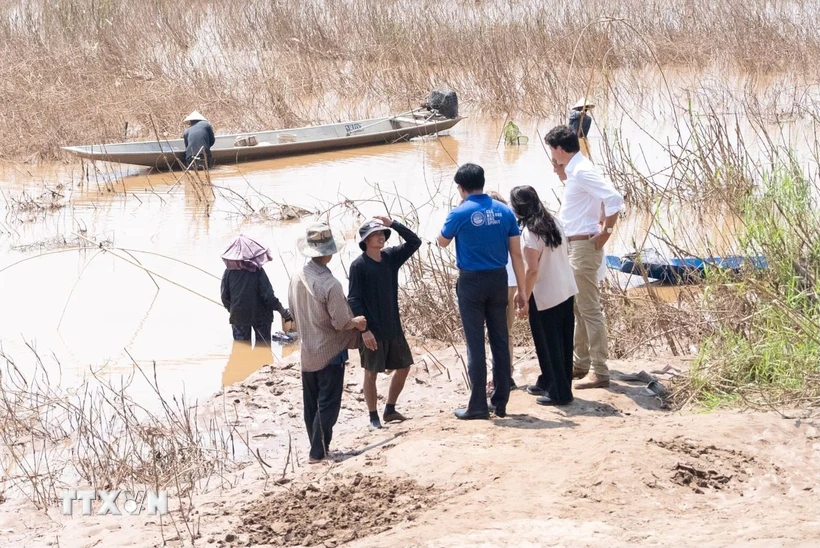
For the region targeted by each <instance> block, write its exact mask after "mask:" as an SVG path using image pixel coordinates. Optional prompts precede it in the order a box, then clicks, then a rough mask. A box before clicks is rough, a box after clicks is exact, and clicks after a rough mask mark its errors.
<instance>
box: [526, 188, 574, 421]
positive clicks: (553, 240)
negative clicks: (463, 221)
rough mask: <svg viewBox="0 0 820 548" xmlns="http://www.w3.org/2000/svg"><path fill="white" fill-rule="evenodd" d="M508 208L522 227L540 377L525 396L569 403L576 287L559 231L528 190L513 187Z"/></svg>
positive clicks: (527, 286)
mask: <svg viewBox="0 0 820 548" xmlns="http://www.w3.org/2000/svg"><path fill="white" fill-rule="evenodd" d="M510 205H511V206H512V210H513V212H514V213H515V216H516V217H518V225H519V226H520V227H521V246H522V248H523V250H522V251H523V255H524V291H525V293H524V296H525V297H526V298H527V300H528V301H529V320H530V329H531V330H532V339H533V342H534V343H535V353H536V355H537V356H538V365H539V366H540V367H541V375H540V376H539V377H538V380H537V381H536V383H535V385H531V386H529V387H528V388H527V392H528V393H530V394H533V395H537V396H539V397H538V398H537V399H536V400H535V401H536V403H538V404H541V405H568V404H569V403H570V402H572V399H573V397H572V350H573V341H574V336H575V315H574V313H573V305H574V302H575V297H574V296H575V294H576V293H577V292H578V287H577V285H576V284H575V275H574V273H573V271H572V267H571V266H570V264H569V252H568V251H567V242H566V238H565V237H564V233H563V230H562V228H561V225H560V224H559V223H558V221H557V220H556V219H555V217H553V216H552V215H551V214H550V212H549V211H547V208H545V207H544V204H542V203H541V199H540V198H539V197H538V193H537V192H536V191H535V189H534V188H532V187H531V186H517V187H515V188H513V189H512V192H511V193H510Z"/></svg>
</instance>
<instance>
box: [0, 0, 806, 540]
mask: <svg viewBox="0 0 820 548" xmlns="http://www.w3.org/2000/svg"><path fill="white" fill-rule="evenodd" d="M140 5H141V7H140V9H134V8H133V6H132V4H129V3H127V2H122V1H118V0H109V1H104V2H96V1H94V2H92V1H90V0H89V1H87V0H70V1H65V2H58V3H56V4H49V3H46V2H39V1H30V2H22V3H20V2H16V3H15V2H4V3H0V36H1V37H2V40H0V52H2V55H3V59H4V60H6V62H5V63H4V68H3V69H2V70H3V78H0V94H2V97H3V98H4V101H3V102H2V104H0V132H2V133H3V134H4V135H6V138H7V140H6V143H5V144H4V146H3V147H0V158H2V161H3V163H2V165H0V299H2V302H3V307H2V311H1V312H0V409H2V410H0V415H2V417H3V420H2V421H0V440H1V441H2V443H3V447H4V449H3V453H2V460H3V478H2V480H3V482H2V485H0V505H2V504H4V501H5V500H6V499H8V498H9V497H12V496H18V497H19V496H24V497H25V499H26V500H28V501H30V502H31V503H32V504H33V506H34V507H36V508H37V509H38V510H39V511H42V512H48V511H49V509H53V508H56V507H58V506H59V492H60V491H61V490H62V489H64V488H66V486H71V485H77V484H80V483H83V484H87V485H95V486H100V488H102V487H103V486H107V488H114V487H117V486H128V487H129V488H131V487H133V488H136V487H137V486H150V487H162V488H168V489H171V490H172V491H173V492H174V493H175V496H177V498H178V499H180V500H181V502H180V503H179V509H180V513H178V514H174V516H175V517H174V518H173V519H175V520H176V521H172V523H171V527H172V528H173V530H174V532H173V533H172V534H171V535H169V538H170V537H172V536H174V535H175V536H176V537H177V540H180V539H181V540H180V542H186V543H190V544H195V541H196V540H197V539H198V538H199V537H198V535H199V522H198V519H199V518H197V517H195V516H194V515H193V514H191V513H190V510H191V509H192V508H193V507H194V503H193V502H192V501H193V497H194V496H195V495H196V494H197V493H206V492H209V491H212V490H214V489H232V488H236V487H237V486H239V485H241V482H240V481H238V480H236V481H235V480H233V479H229V478H231V477H234V478H235V477H237V476H236V474H243V473H244V472H242V471H243V470H245V469H247V468H249V467H253V469H254V470H256V471H258V472H259V473H261V474H263V475H264V477H265V480H264V481H265V484H266V486H267V485H268V484H269V482H270V483H271V484H273V483H274V482H276V481H278V482H280V483H281V484H282V485H285V484H286V483H287V482H289V481H291V479H292V478H293V474H294V473H295V471H296V470H297V466H300V465H301V464H302V463H301V461H300V460H299V459H300V458H301V457H300V456H299V455H300V451H301V449H298V450H297V448H296V445H297V444H296V443H295V442H294V441H293V439H295V435H294V436H293V438H291V435H290V431H291V429H295V428H298V427H299V418H298V416H297V414H296V412H295V411H294V409H295V408H296V407H298V405H299V402H298V401H297V400H296V399H294V398H293V394H291V393H290V392H292V389H293V386H295V385H296V384H297V383H298V375H297V373H296V372H297V370H298V367H297V368H296V369H294V368H293V367H294V366H293V363H294V359H295V358H296V356H298V343H297V344H290V345H277V344H275V345H274V346H273V348H272V349H268V348H260V347H258V346H257V347H254V346H252V345H250V344H245V343H234V342H233V341H232V340H231V334H230V333H231V332H230V326H229V324H228V322H227V315H226V313H225V310H224V308H223V307H222V304H221V303H220V302H219V279H220V275H221V271H222V268H223V265H222V263H221V261H220V259H219V257H220V254H221V253H222V251H223V250H224V248H225V247H226V246H227V244H228V243H229V242H230V241H231V240H232V239H233V238H234V237H235V236H236V235H238V234H239V233H241V232H244V233H246V234H250V235H253V236H254V237H255V238H256V239H257V240H259V241H260V242H262V243H264V244H266V245H267V246H269V247H270V249H271V252H272V255H273V258H274V259H273V261H271V262H270V263H269V264H268V265H267V266H266V267H265V270H266V271H267V273H268V276H269V277H270V280H271V283H272V285H273V288H274V291H275V292H276V294H277V295H278V296H279V297H285V296H286V295H287V285H288V280H289V277H290V275H291V273H293V272H294V271H295V270H296V269H298V268H300V267H301V265H302V264H303V259H302V258H301V257H300V256H299V254H298V253H297V249H296V239H297V237H298V236H299V235H301V234H302V232H303V231H304V224H305V223H307V222H312V221H315V220H317V219H319V220H322V221H325V222H328V223H329V224H331V225H332V226H333V227H334V228H338V229H340V230H341V231H342V232H343V233H344V236H345V237H346V239H347V240H348V242H349V244H352V245H348V246H347V248H346V249H345V250H344V251H343V252H342V253H341V254H340V255H339V259H338V260H337V259H334V261H333V263H331V268H332V270H333V272H334V274H335V275H336V276H337V277H338V278H340V279H341V280H346V271H347V266H348V265H349V264H350V262H351V260H352V259H353V258H354V257H355V256H356V255H357V254H358V252H359V251H358V248H357V246H356V245H355V244H353V241H354V238H355V230H356V227H357V226H358V224H359V223H360V222H361V221H362V220H363V219H364V218H365V217H370V216H372V215H384V214H390V215H392V216H393V217H394V218H396V219H400V220H401V222H403V223H404V224H406V225H407V226H409V227H412V229H413V230H415V231H417V232H418V234H419V235H420V236H421V238H422V240H423V242H424V243H423V244H422V248H421V250H420V251H419V252H418V253H417V254H416V255H415V256H414V257H413V258H412V259H411V260H410V261H409V262H408V263H407V266H406V267H405V269H404V270H403V272H402V276H403V278H402V280H401V288H400V302H401V307H402V314H403V316H402V317H403V323H404V327H405V329H406V332H407V334H408V335H410V336H412V337H413V345H414V346H413V351H414V353H415V354H416V355H417V357H418V358H419V361H418V362H417V364H418V368H419V370H420V371H421V370H423V371H424V375H425V376H420V377H418V378H417V379H416V381H415V382H416V383H417V384H418V385H420V386H423V387H424V388H430V387H431V386H434V385H435V384H436V383H437V382H440V383H444V382H445V381H444V379H447V383H452V385H449V384H448V385H443V386H444V387H445V388H447V390H449V392H455V391H457V390H459V389H460V388H461V387H463V385H464V384H466V383H465V380H464V374H463V373H462V370H463V368H464V357H463V347H462V346H461V340H462V335H461V333H460V329H461V324H460V320H459V316H458V313H457V305H456V302H455V294H454V291H453V287H454V283H455V279H456V276H457V271H456V269H455V266H454V257H453V256H452V255H451V252H450V251H449V250H443V249H440V248H439V247H437V246H436V245H435V243H434V240H435V237H436V236H437V234H438V231H439V230H440V227H441V224H442V222H443V220H444V218H445V216H446V214H447V212H448V211H449V209H450V208H451V207H452V205H454V204H455V203H456V202H457V195H456V192H455V189H454V188H453V184H452V177H453V174H454V173H455V170H456V169H457V167H458V166H459V165H460V164H463V163H465V162H468V161H472V162H476V163H479V164H481V165H482V166H483V167H484V168H485V170H486V173H487V181H488V184H487V187H488V189H492V190H497V191H499V192H501V193H502V194H504V195H507V194H509V190H510V189H511V188H512V187H514V186H516V185H519V184H530V185H532V186H534V187H536V188H537V189H538V192H539V194H540V195H541V197H542V198H543V199H545V200H546V201H547V202H548V205H549V207H550V208H551V209H552V210H557V209H558V208H559V207H560V205H561V197H562V194H563V186H562V184H561V182H560V181H559V180H558V178H557V177H556V176H555V174H554V173H553V172H552V167H551V165H550V160H549V155H548V153H547V152H546V150H545V149H544V146H543V136H544V134H545V133H546V131H547V130H549V128H550V127H552V126H554V125H556V124H559V123H563V122H564V121H565V117H566V112H567V108H568V105H570V104H571V103H573V102H574V101H575V100H576V99H577V98H578V97H579V96H587V97H593V98H595V100H596V109H595V110H594V111H593V119H594V123H593V130H592V134H591V136H590V146H591V156H592V159H593V161H595V163H596V164H598V165H599V166H600V167H601V168H602V169H603V170H604V171H605V172H606V174H607V175H608V176H609V177H610V178H611V179H612V181H613V182H614V184H615V186H616V187H617V188H618V189H619V190H620V192H621V193H622V194H623V195H624V197H625V201H626V204H627V207H626V211H625V213H624V214H623V215H622V218H621V219H620V220H619V222H618V224H617V227H616V231H615V234H614V235H613V238H612V240H611V241H610V242H609V243H608V244H607V248H606V253H611V254H614V255H624V254H626V253H630V252H635V251H640V250H643V249H649V248H652V249H656V250H658V251H659V252H661V253H662V254H664V255H665V256H667V257H670V258H671V257H690V256H694V257H710V256H716V255H741V256H748V257H752V256H762V257H765V260H766V264H767V268H765V269H752V268H742V269H740V270H739V272H731V271H725V270H721V269H717V268H706V271H705V275H704V276H703V278H702V279H699V280H697V283H694V284H691V285H685V286H675V287H670V286H660V285H658V284H657V283H654V282H652V280H651V279H649V278H647V277H645V276H643V275H641V274H632V275H629V274H623V273H620V272H614V271H610V272H608V274H607V276H606V279H605V280H604V282H603V286H604V305H605V311H606V316H607V322H608V324H609V328H610V337H609V345H610V355H611V356H612V357H613V358H615V359H617V360H633V359H641V358H647V359H650V360H655V361H660V360H666V359H667V357H668V356H672V357H673V358H675V359H683V360H687V361H688V362H689V363H690V364H691V367H690V368H689V370H688V371H687V372H686V373H685V374H684V375H679V376H676V377H675V379H674V382H672V383H670V390H671V395H670V397H669V399H668V400H667V401H666V404H667V405H670V406H672V407H675V408H690V407H704V406H705V407H708V408H712V407H720V406H744V407H747V408H753V409H771V408H776V409H781V410H782V409H794V408H799V409H803V410H810V409H813V408H816V407H817V405H818V404H820V370H818V363H820V303H819V302H818V298H817V295H818V292H820V243H818V242H820V204H818V200H820V140H818V137H817V121H818V120H820V88H818V86H817V83H816V82H817V81H818V76H819V75H818V74H817V71H818V68H817V67H818V66H820V65H818V63H817V62H816V61H817V60H818V59H820V35H818V34H817V33H816V32H815V31H813V30H811V29H816V28H820V8H818V6H817V5H816V3H813V2H803V1H799V0H797V1H790V2H764V1H751V2H748V1H747V2H739V1H735V0H729V1H728V2H722V3H716V2H710V1H706V0H689V1H679V2H678V1H670V2H666V1H657V2H638V1H637V0H628V1H627V2H620V3H617V4H616V3H613V2H611V1H609V0H595V1H593V2H591V3H590V2H586V3H585V4H584V10H583V12H582V13H579V11H578V9H577V5H576V4H571V3H567V2H562V1H559V2H528V3H527V2H502V1H489V0H488V1H477V2H474V1H469V2H467V1H457V2H452V3H441V2H432V1H421V2H413V3H409V4H407V3H405V4H400V3H395V2H390V1H377V2H357V1H352V2H328V3H320V2H296V1H290V0H283V1H280V2H263V1H261V0H249V1H246V2H242V3H240V4H238V5H230V6H229V5H227V4H225V5H224V6H223V5H219V4H214V3H207V2H193V3H187V4H179V3H177V4H174V3H169V2H166V1H165V0H150V1H146V2H142V3H140ZM568 37H569V38H568ZM445 84H446V85H449V86H451V87H452V88H454V89H455V90H456V91H457V92H458V94H459V99H460V101H461V103H460V110H461V114H462V115H465V116H467V119H465V120H463V121H461V122H460V123H459V124H458V125H456V126H455V127H454V128H453V129H451V130H449V131H448V132H446V133H444V134H441V135H438V136H429V137H424V138H419V139H414V140H412V141H408V142H401V143H393V144H388V145H383V146H377V147H367V148H359V149H348V150H340V151H334V152H323V153H316V154H311V155H302V156H294V157H287V158H278V159H273V160H266V161H260V162H252V163H246V164H238V165H225V166H219V167H217V168H215V169H213V170H210V171H204V172H202V171H201V172H195V171H194V172H179V171H176V172H167V173H157V172H153V171H150V170H147V169H143V168H138V167H132V166H126V165H109V164H105V163H94V162H88V161H81V160H77V159H75V158H71V157H69V156H67V155H66V154H65V153H63V152H62V151H61V150H60V147H61V146H67V145H77V144H90V143H105V142H121V141H136V140H162V139H165V138H179V136H181V132H182V129H183V128H182V125H181V123H180V122H181V120H182V118H183V117H184V115H185V114H186V113H188V112H190V111H191V110H193V109H199V110H201V111H202V112H203V113H204V114H205V115H206V116H207V117H208V118H209V120H211V122H213V124H214V127H215V129H216V132H217V134H227V133H233V132H245V131H251V132H252V131H260V130H264V129H275V128H287V127H295V126H300V125H307V124H317V123H329V122H342V121H347V120H352V119H358V118H364V117H373V116H383V115H388V114H391V113H395V112H401V111H404V110H408V109H410V108H413V107H415V106H417V105H418V104H419V102H420V101H422V100H423V99H424V97H425V96H426V94H427V93H428V91H429V90H430V88H431V87H432V86H436V85H445ZM511 120H514V122H515V125H517V127H518V128H519V129H520V132H521V133H522V134H523V135H524V136H526V137H528V138H529V142H528V144H522V145H514V144H508V143H505V142H504V135H503V130H504V128H505V127H506V126H507V125H508V123H509V122H510V121H511ZM280 327H281V326H280V325H278V323H277V324H275V325H274V331H276V330H277V329H279V328H280ZM513 334H514V336H515V340H516V345H517V346H518V347H519V349H523V350H522V355H521V356H523V357H519V361H522V360H523V361H525V360H526V359H528V358H530V357H531V354H532V353H531V347H532V343H531V341H530V338H529V328H528V326H527V324H526V321H518V322H517V323H516V324H515V326H514V329H513ZM445 356H446V357H445ZM448 360H449V361H448ZM676 363H677V362H676ZM271 364H272V368H267V369H270V371H267V370H266V369H265V366H268V365H271ZM263 370H265V371H267V373H265V374H268V373H270V374H273V373H272V372H273V371H277V372H282V374H283V376H281V377H277V378H276V379H275V380H270V381H266V380H265V378H266V377H263V375H262V373H263ZM249 379H250V380H249ZM268 382H270V383H271V384H267V383H268ZM411 384H412V383H411ZM441 387H442V385H439V386H437V389H440V388H441ZM266 389H270V390H271V391H272V393H273V394H275V398H274V397H273V396H270V398H267V399H266V397H265V396H258V395H259V394H261V393H262V392H263V391H264V390H266ZM351 392H353V391H351ZM214 394H216V395H214ZM356 394H358V392H356ZM353 397H354V396H353V395H352V393H351V394H347V395H345V398H353ZM425 401H426V400H425ZM434 401H435V400H434ZM437 401H442V399H441V398H440V399H439V400H437ZM428 403H429V402H428ZM353 405H356V404H353ZM271 410H273V411H271ZM348 411H349V410H348ZM596 412H597V411H596ZM257 414H258V415H257ZM273 414H275V416H274V415H273ZM350 414H351V416H352V411H350ZM260 417H264V418H260ZM271 417H273V418H271ZM257 419H258V420H257ZM243 421H245V422H243ZM248 421H249V422H248ZM249 424H250V426H248V425H249ZM260 424H264V425H265V426H266V427H271V425H275V427H276V434H275V437H276V439H275V440H273V441H270V444H269V445H265V443H268V442H269V440H267V439H266V438H267V437H274V434H270V433H267V432H266V431H265V430H264V428H263V427H261V426H260ZM295 431H296V430H294V432H295ZM299 435H300V436H301V435H302V432H301V430H300V431H299ZM368 443H369V442H368ZM260 448H261V449H260ZM282 468H284V471H283V470H282ZM213 478H218V480H214V479H213ZM277 485H278V484H277ZM310 492H313V491H310ZM317 492H318V491H317ZM294 493H296V495H294V496H296V498H297V499H299V500H303V499H305V497H306V496H305V493H304V492H301V493H300V492H299V491H298V490H296V491H294ZM307 498H308V499H309V498H311V497H310V496H308V497H307ZM305 500H306V499H305ZM263 506H264V505H260V506H259V508H263ZM273 507H275V505H274V506H273ZM263 509H264V508H263ZM266 511H267V510H266ZM374 519H375V518H374ZM165 525H166V526H167V525H168V524H167V523H166V524H165ZM380 527H381V525H380ZM319 528H320V529H321V528H322V527H319ZM380 530H381V529H380ZM165 532H166V533H167V531H165ZM253 534H255V533H253ZM163 538H164V537H163ZM300 538H301V537H300Z"/></svg>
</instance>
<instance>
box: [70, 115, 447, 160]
mask: <svg viewBox="0 0 820 548" xmlns="http://www.w3.org/2000/svg"><path fill="white" fill-rule="evenodd" d="M461 120H462V117H456V118H446V117H444V116H441V115H440V114H438V113H437V112H431V111H429V110H426V109H417V110H415V111H411V112H408V113H405V114H400V115H396V116H390V117H384V118H371V119H368V120H357V121H353V122H343V123H339V124H327V125H323V126H309V127H302V128H295V129H280V130H274V131H260V132H257V133H239V134H234V135H217V137H216V143H215V144H214V146H213V147H211V154H212V156H213V159H214V163H215V164H235V163H239V162H248V161H253V160H262V159H265V158H275V157H277V156H291V155H296V154H306V153H310V152H317V151H322V150H332V149H338V148H348V147H360V146H369V145H377V144H385V143H395V142H398V141H405V140H408V139H411V138H413V137H420V136H422V135H431V134H434V133H438V132H440V131H445V130H448V129H450V128H451V127H453V126H454V125H456V124H457V123H458V122H459V121H461ZM251 136H255V137H256V141H257V144H256V145H253V146H235V142H236V141H237V138H238V137H239V138H242V137H251ZM63 150H66V151H68V152H71V153H73V154H76V155H77V156H80V157H82V158H88V159H90V160H102V161H106V162H119V163H123V164H134V165H140V166H148V167H152V168H157V169H174V168H180V167H184V165H183V164H184V161H185V145H184V144H183V141H182V139H171V140H161V141H157V140H155V141H140V142H133V143H111V144H102V145H84V146H72V147H63Z"/></svg>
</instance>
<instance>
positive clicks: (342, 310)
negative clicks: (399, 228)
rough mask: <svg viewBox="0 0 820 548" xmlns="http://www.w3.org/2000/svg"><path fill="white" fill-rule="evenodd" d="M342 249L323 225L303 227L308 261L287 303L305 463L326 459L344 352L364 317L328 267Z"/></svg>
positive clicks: (362, 327)
mask: <svg viewBox="0 0 820 548" xmlns="http://www.w3.org/2000/svg"><path fill="white" fill-rule="evenodd" d="M343 245H344V241H343V240H342V239H341V238H337V237H335V236H334V235H333V233H332V231H331V230H330V227H329V226H327V225H326V224H322V223H317V224H314V225H311V226H309V227H308V228H307V230H306V233H305V235H304V236H302V237H300V238H299V241H298V248H299V252H300V253H301V254H302V255H304V256H305V257H308V258H309V259H310V260H309V261H308V262H307V264H306V265H305V267H304V268H303V269H302V270H301V271H299V272H297V273H296V274H294V276H293V277H292V278H291V279H290V288H289V290H288V303H289V304H290V307H291V310H293V318H294V320H295V321H296V329H297V331H298V332H299V337H300V340H301V347H302V348H301V362H302V399H303V401H304V406H305V409H304V417H305V427H306V428H307V432H308V437H309V438H310V454H309V457H310V458H309V460H308V462H309V463H310V464H315V463H318V462H321V461H322V460H323V459H324V458H325V457H327V453H328V448H329V447H330V441H331V438H332V437H333V427H334V426H335V425H336V420H337V419H338V418H339V411H340V410H341V407H342V391H343V388H344V374H345V365H344V362H345V350H346V349H348V348H358V347H359V341H360V332H362V331H365V330H366V329H367V320H366V319H365V317H364V316H354V315H353V312H352V311H351V310H350V305H349V304H348V302H347V298H346V297H345V294H344V291H343V290H342V284H341V282H339V280H337V279H336V278H335V277H333V274H332V273H331V272H330V269H329V268H328V267H327V265H328V263H329V262H330V260H331V259H332V258H333V255H335V254H336V253H337V252H338V251H339V250H340V249H341V248H342V246H343Z"/></svg>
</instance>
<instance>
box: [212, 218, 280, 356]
mask: <svg viewBox="0 0 820 548" xmlns="http://www.w3.org/2000/svg"><path fill="white" fill-rule="evenodd" d="M270 260H271V256H270V252H269V251H268V248H266V247H265V246H263V245H261V244H260V243H258V242H257V241H256V240H253V239H251V238H249V237H248V236H245V235H244V234H242V235H240V236H238V237H237V238H236V239H235V240H234V241H233V242H231V245H229V246H228V249H226V250H225V252H224V253H223V254H222V261H223V262H224V263H225V272H224V273H223V274H222V284H221V293H222V304H223V305H224V306H225V309H226V310H227V311H228V312H229V314H230V316H229V318H228V321H229V322H230V324H231V328H232V330H233V339H234V340H235V341H250V340H251V331H253V332H254V334H255V336H256V342H257V344H260V343H261V344H266V345H270V343H271V325H272V324H273V311H274V310H275V311H277V312H279V314H281V315H282V324H283V326H284V325H285V324H286V323H287V322H289V321H292V320H293V317H292V316H291V314H290V311H288V309H286V308H285V307H284V306H283V305H282V303H281V302H280V301H279V299H277V298H276V294H275V293H274V292H273V286H272V285H271V283H270V280H269V279H268V276H267V274H265V270H264V269H263V268H262V266H263V265H264V264H265V263H267V262H268V261H270Z"/></svg>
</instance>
